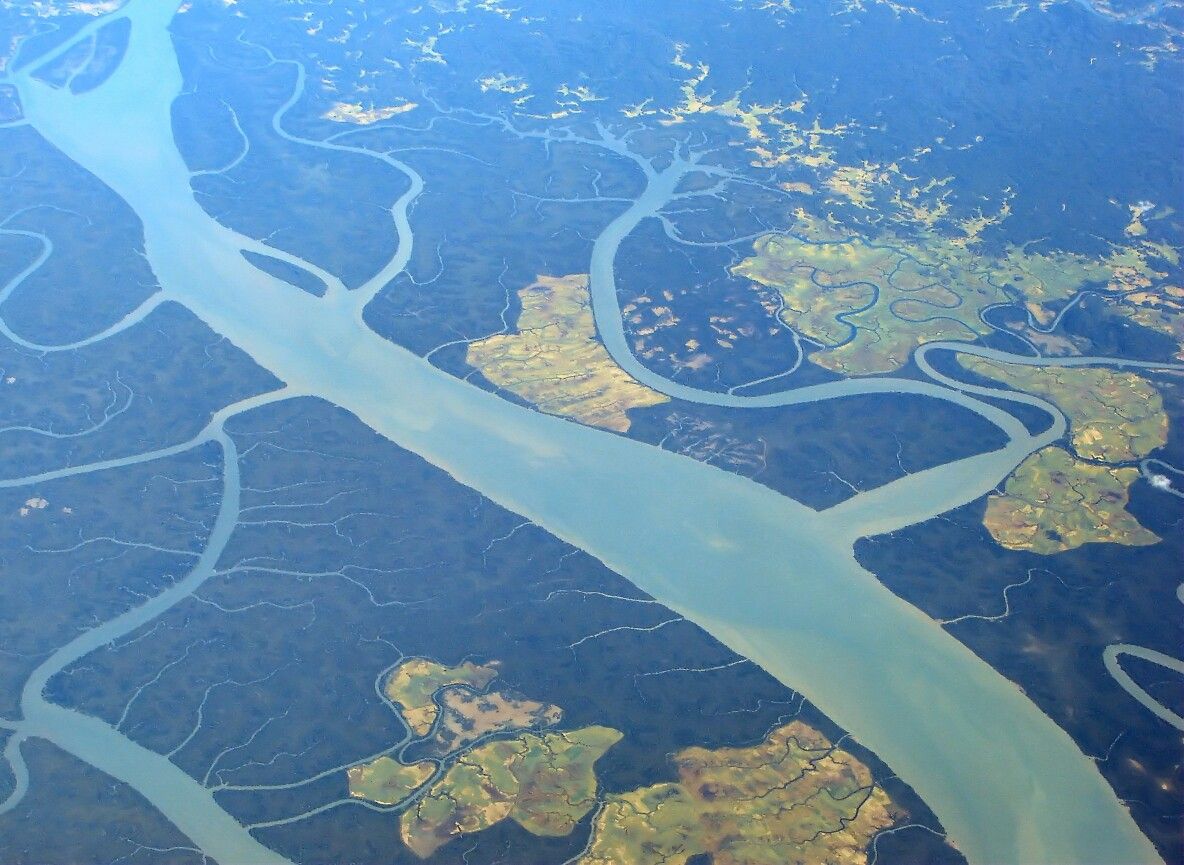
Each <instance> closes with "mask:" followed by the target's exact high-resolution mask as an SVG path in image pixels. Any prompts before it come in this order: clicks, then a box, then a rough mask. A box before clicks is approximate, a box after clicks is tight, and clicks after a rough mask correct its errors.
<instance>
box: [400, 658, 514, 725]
mask: <svg viewBox="0 0 1184 865" xmlns="http://www.w3.org/2000/svg"><path fill="white" fill-rule="evenodd" d="M495 676H497V666H496V665H495V664H486V665H484V666H482V665H479V664H474V663H472V662H470V661H465V662H464V663H463V664H458V665H457V666H455V667H446V666H444V665H443V664H440V663H437V662H436V661H430V660H428V659H426V658H412V659H411V660H409V661H406V662H404V663H402V664H400V665H399V666H398V667H396V668H395V669H394V671H392V672H391V674H390V676H388V677H387V680H386V686H385V688H384V690H385V693H386V696H387V698H388V699H389V700H390V701H391V702H392V703H395V704H397V705H398V707H399V710H400V712H401V713H402V715H403V718H404V719H405V720H406V721H407V724H408V726H410V727H411V729H412V730H413V731H414V732H415V734H416V735H418V736H426V735H427V734H428V733H429V732H431V729H432V724H434V723H435V722H436V716H437V714H438V713H439V710H438V709H437V707H436V704H435V703H434V702H433V701H432V697H433V696H434V695H435V694H436V692H437V691H439V690H440V689H441V688H446V687H448V686H449V685H469V686H470V687H472V688H476V689H478V690H480V689H481V688H484V687H485V686H486V685H488V684H489V683H490V682H491V681H492V680H493V679H494V677H495Z"/></svg>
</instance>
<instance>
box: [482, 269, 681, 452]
mask: <svg viewBox="0 0 1184 865" xmlns="http://www.w3.org/2000/svg"><path fill="white" fill-rule="evenodd" d="M518 299H519V300H520V301H521V302H522V313H521V315H519V317H518V332H517V333H510V334H498V335H496V336H490V337H487V338H485V339H481V340H477V341H476V342H472V343H470V344H469V348H468V353H467V355H466V361H467V362H468V363H469V365H471V366H473V367H476V368H477V369H479V370H481V374H482V375H484V376H485V377H486V378H487V379H489V381H491V382H493V383H494V384H495V385H497V386H498V387H503V388H505V389H506V390H508V391H510V392H511V393H514V394H517V395H518V396H520V397H522V398H523V399H525V400H528V401H529V402H532V403H534V404H535V405H536V406H538V408H539V409H540V410H541V411H545V412H547V413H548V414H556V415H562V416H564V417H571V418H575V419H576V420H578V421H581V422H582V423H586V424H588V425H589V426H597V427H603V428H605V429H611V430H617V431H618V432H626V431H627V430H628V429H629V424H630V420H629V415H628V414H627V412H628V411H629V410H630V409H633V408H643V407H645V406H651V405H658V404H660V403H664V402H669V400H670V398H669V397H667V396H665V395H664V394H660V393H658V392H657V391H655V390H651V389H650V388H648V387H646V386H645V385H643V384H640V383H638V382H637V381H636V380H634V379H633V377H632V376H630V375H629V374H628V373H627V372H625V371H624V370H623V369H621V368H620V367H619V366H617V362H616V361H614V360H613V359H612V356H611V355H610V354H609V353H608V349H606V348H605V347H604V345H603V344H602V343H601V342H600V340H599V339H597V337H596V322H595V321H594V320H593V317H592V297H591V294H590V293H589V290H588V275H587V274H583V273H576V274H571V275H569V276H557V277H551V276H540V277H539V278H538V280H537V281H536V282H534V283H532V284H531V285H528V286H526V287H525V288H523V289H521V290H520V291H519V292H518Z"/></svg>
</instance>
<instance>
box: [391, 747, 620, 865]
mask: <svg viewBox="0 0 1184 865" xmlns="http://www.w3.org/2000/svg"><path fill="white" fill-rule="evenodd" d="M621 735H622V734H621V733H620V732H619V731H617V730H613V729H610V728H608V727H584V728H581V729H579V730H572V731H569V732H563V733H545V734H541V735H540V734H535V733H525V734H523V735H521V736H519V737H517V738H515V739H510V740H505V741H498V742H490V743H488V744H485V745H481V746H479V747H477V748H474V749H473V750H472V751H470V752H468V753H467V754H465V755H464V756H462V757H461V758H460V759H459V760H458V761H457V762H456V764H455V765H453V766H452V768H450V769H449V770H448V771H447V772H446V773H445V774H444V777H442V778H441V779H440V780H439V781H437V782H436V783H435V784H434V785H433V786H432V788H431V789H430V790H429V791H428V794H427V795H426V796H425V797H424V798H423V799H421V800H420V801H419V802H418V803H417V804H416V806H415V807H414V808H412V809H410V810H408V811H407V812H405V813H404V814H403V818H402V821H401V826H400V829H401V834H402V838H403V841H404V843H405V844H406V845H407V846H408V848H410V849H411V850H412V851H413V852H414V853H415V854H416V855H417V856H419V857H421V858H427V857H428V856H430V855H432V853H434V852H435V851H436V850H437V849H438V848H439V847H440V846H441V845H443V844H445V843H447V842H448V841H449V840H451V839H453V838H455V837H458V836H460V835H466V834H469V833H471V832H479V831H481V830H482V829H487V828H489V827H490V826H492V825H494V824H495V823H497V822H499V821H501V820H504V819H506V818H507V817H509V818H511V819H513V820H515V821H517V822H518V823H519V824H520V825H521V826H522V827H523V828H524V829H526V830H527V831H528V832H531V833H533V834H535V835H542V836H561V835H566V834H568V833H569V832H571V831H572V829H574V828H575V825H576V823H578V822H579V820H580V818H582V817H583V816H584V815H585V814H587V813H588V811H590V810H591V809H592V806H593V805H595V804H596V786H597V782H596V775H595V772H594V770H593V764H594V763H595V762H596V761H597V760H598V759H600V757H601V756H602V755H603V754H604V752H605V751H607V750H608V749H609V748H610V747H612V746H613V745H614V744H616V743H617V742H618V741H620V739H621Z"/></svg>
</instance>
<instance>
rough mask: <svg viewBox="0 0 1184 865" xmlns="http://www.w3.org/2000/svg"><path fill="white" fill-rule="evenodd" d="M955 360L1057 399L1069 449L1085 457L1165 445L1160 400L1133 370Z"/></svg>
mask: <svg viewBox="0 0 1184 865" xmlns="http://www.w3.org/2000/svg"><path fill="white" fill-rule="evenodd" d="M958 362H959V363H960V364H962V366H964V367H965V368H966V369H968V370H970V371H971V372H974V373H977V374H978V375H981V376H984V377H986V378H991V379H994V380H995V381H999V382H1003V383H1004V384H1006V385H1008V386H1009V387H1012V388H1014V389H1015V390H1019V391H1023V392H1025V393H1030V394H1034V395H1036V396H1041V397H1044V398H1045V399H1047V400H1050V401H1051V402H1054V403H1056V405H1057V406H1059V407H1060V409H1061V411H1063V412H1064V413H1065V414H1066V416H1067V417H1068V418H1069V429H1070V431H1071V433H1072V437H1073V449H1074V450H1076V451H1077V454H1078V455H1079V456H1081V457H1084V458H1085V459H1090V460H1100V461H1102V462H1126V461H1129V460H1136V459H1141V458H1142V457H1145V456H1147V454H1149V453H1151V452H1152V451H1153V450H1155V449H1156V448H1160V447H1163V446H1164V445H1165V444H1166V443H1167V440H1168V416H1167V413H1166V412H1165V411H1164V408H1163V398H1162V397H1161V396H1160V394H1159V391H1158V390H1156V389H1155V387H1154V386H1153V385H1152V384H1151V383H1150V382H1149V381H1147V380H1146V379H1145V378H1143V377H1142V376H1139V375H1136V374H1135V373H1131V372H1116V371H1115V370H1110V369H1100V368H1091V367H1082V366H1078V367H1040V366H1026V365H1024V364H1016V363H999V362H997V361H993V360H984V359H983V358H979V357H973V356H970V355H958Z"/></svg>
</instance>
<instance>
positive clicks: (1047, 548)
mask: <svg viewBox="0 0 1184 865" xmlns="http://www.w3.org/2000/svg"><path fill="white" fill-rule="evenodd" d="M1138 477H1139V470H1138V469H1134V468H1113V467H1110V466H1095V465H1091V464H1090V463H1086V462H1082V461H1080V460H1077V459H1074V458H1073V457H1072V455H1070V454H1069V453H1068V452H1067V451H1065V450H1063V449H1062V448H1058V447H1047V448H1044V449H1043V450H1040V451H1037V452H1036V453H1034V454H1032V455H1031V456H1029V457H1028V458H1027V459H1026V460H1024V461H1023V463H1021V464H1020V467H1019V468H1018V469H1016V470H1015V472H1014V473H1013V474H1012V476H1011V477H1010V478H1008V480H1007V484H1006V485H1005V486H1004V489H1003V494H1002V495H994V496H991V497H990V498H989V499H988V500H987V511H986V514H985V515H984V517H983V524H984V525H985V526H986V527H987V529H988V531H990V533H991V536H992V537H993V538H995V540H996V541H998V542H999V543H1000V544H1001V545H1003V546H1004V547H1007V548H1008V549H1011V550H1031V551H1032V552H1034V553H1042V554H1045V555H1048V554H1050V553H1059V552H1062V551H1064V550H1071V549H1074V548H1076V547H1080V546H1082V545H1083V544H1091V543H1113V544H1126V545H1127V546H1147V545H1149V544H1154V543H1157V542H1158V541H1159V540H1160V539H1159V537H1158V536H1157V535H1155V534H1154V533H1153V532H1150V531H1148V530H1147V529H1145V528H1144V527H1143V526H1142V525H1140V524H1139V521H1138V520H1136V519H1135V518H1134V516H1132V515H1131V514H1130V513H1129V512H1128V511H1127V510H1126V504H1127V501H1128V500H1129V496H1128V493H1127V488H1128V487H1129V486H1130V485H1131V484H1132V483H1134V481H1135V479H1136V478H1138Z"/></svg>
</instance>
